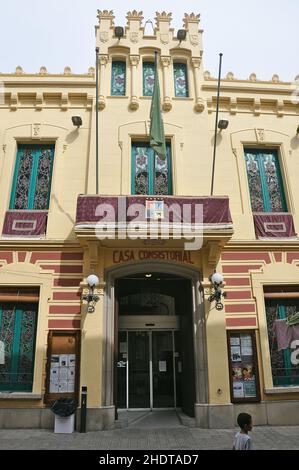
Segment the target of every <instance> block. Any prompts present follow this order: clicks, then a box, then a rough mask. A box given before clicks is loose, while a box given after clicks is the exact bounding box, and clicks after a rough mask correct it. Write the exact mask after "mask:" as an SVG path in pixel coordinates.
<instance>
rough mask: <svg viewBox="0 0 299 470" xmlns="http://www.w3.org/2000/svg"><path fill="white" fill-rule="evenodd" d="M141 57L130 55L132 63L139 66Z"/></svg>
mask: <svg viewBox="0 0 299 470" xmlns="http://www.w3.org/2000/svg"><path fill="white" fill-rule="evenodd" d="M139 60H140V57H139V55H130V64H131V65H133V66H134V65H135V66H137V65H138V64H139Z"/></svg>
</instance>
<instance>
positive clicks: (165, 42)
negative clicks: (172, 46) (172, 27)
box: [160, 33, 169, 44]
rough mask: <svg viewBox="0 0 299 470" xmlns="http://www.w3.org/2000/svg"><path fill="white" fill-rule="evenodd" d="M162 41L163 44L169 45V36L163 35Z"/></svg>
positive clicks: (161, 35)
mask: <svg viewBox="0 0 299 470" xmlns="http://www.w3.org/2000/svg"><path fill="white" fill-rule="evenodd" d="M160 39H161V42H162V44H169V34H168V33H161V34H160Z"/></svg>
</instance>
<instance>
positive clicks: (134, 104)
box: [129, 55, 140, 111]
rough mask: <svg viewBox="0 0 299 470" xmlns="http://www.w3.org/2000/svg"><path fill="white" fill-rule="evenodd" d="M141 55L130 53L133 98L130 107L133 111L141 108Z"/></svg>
mask: <svg viewBox="0 0 299 470" xmlns="http://www.w3.org/2000/svg"><path fill="white" fill-rule="evenodd" d="M139 60H140V57H139V55H130V64H131V99H130V104H129V108H130V109H132V111H136V110H137V109H138V108H139V102H138V98H137V65H138V63H139Z"/></svg>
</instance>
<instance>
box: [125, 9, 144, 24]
mask: <svg viewBox="0 0 299 470" xmlns="http://www.w3.org/2000/svg"><path fill="white" fill-rule="evenodd" d="M143 18H144V17H143V11H139V12H138V11H137V10H133V11H128V13H127V16H126V19H127V26H130V21H132V20H133V21H134V20H135V21H139V22H140V23H141V21H142V20H143Z"/></svg>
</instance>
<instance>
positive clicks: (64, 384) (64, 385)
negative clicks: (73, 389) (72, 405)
mask: <svg viewBox="0 0 299 470" xmlns="http://www.w3.org/2000/svg"><path fill="white" fill-rule="evenodd" d="M66 392H67V381H66V380H65V381H63V382H62V381H61V380H60V381H59V393H66Z"/></svg>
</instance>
